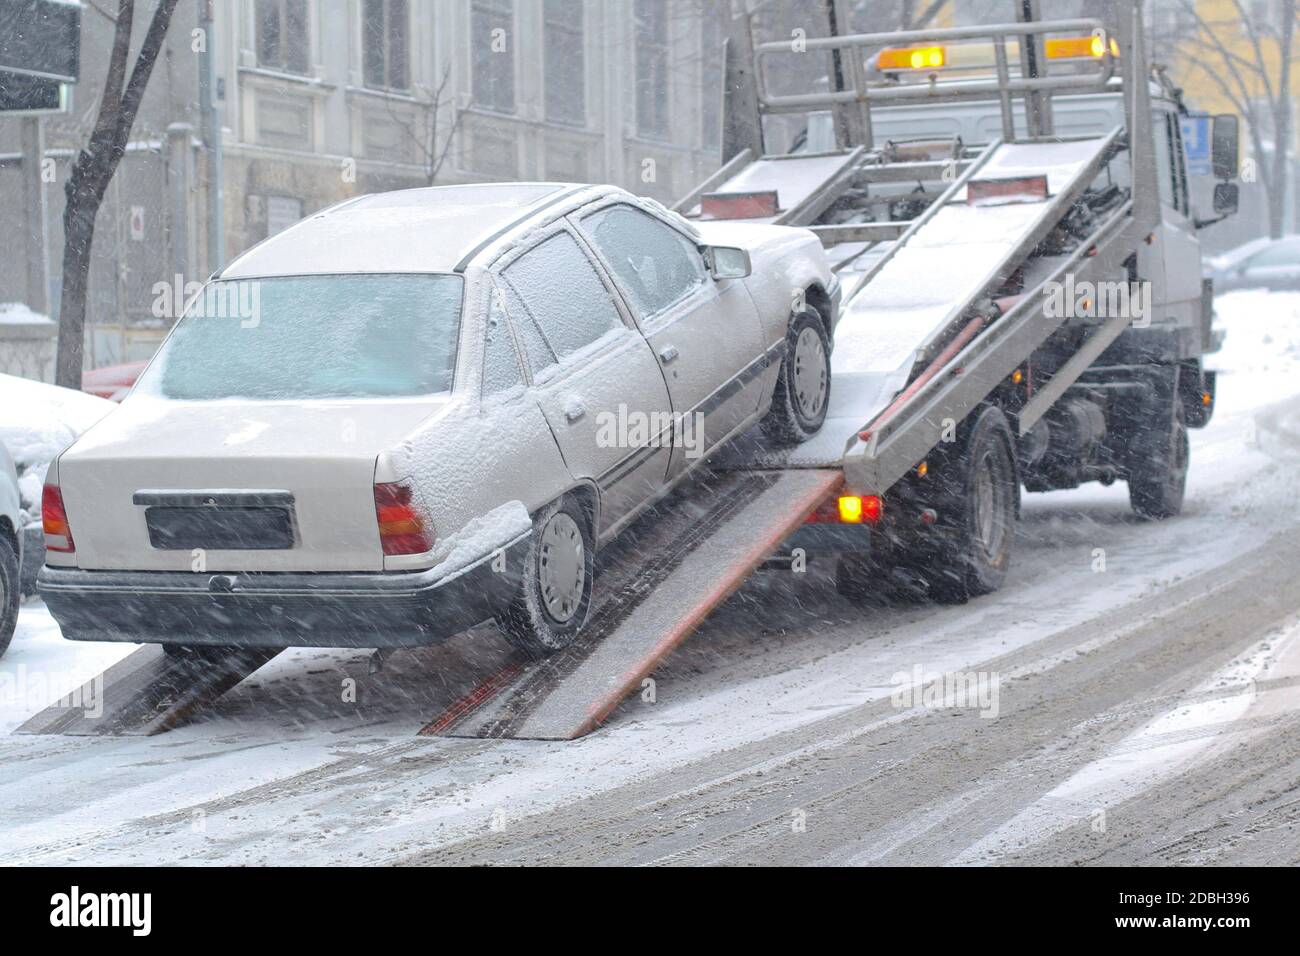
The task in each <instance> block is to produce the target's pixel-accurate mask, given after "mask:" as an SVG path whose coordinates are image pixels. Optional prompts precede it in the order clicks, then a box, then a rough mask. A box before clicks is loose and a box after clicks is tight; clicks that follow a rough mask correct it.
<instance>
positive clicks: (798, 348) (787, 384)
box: [762, 307, 831, 445]
mask: <svg viewBox="0 0 1300 956" xmlns="http://www.w3.org/2000/svg"><path fill="white" fill-rule="evenodd" d="M830 399H831V343H830V338H829V337H828V336H827V335H826V326H825V325H824V324H823V323H822V320H821V316H820V315H819V314H818V313H817V311H816V310H815V309H813V308H812V307H809V308H808V309H807V310H805V311H803V312H800V313H799V314H797V315H796V316H794V318H792V319H791V320H790V329H789V332H788V333H787V335H786V348H785V356H784V358H782V360H781V371H780V373H779V374H778V376H777V379H776V390H775V391H774V392H773V394H772V407H771V409H770V410H769V411H768V413H767V415H766V417H764V419H763V425H762V427H763V432H764V434H766V435H767V437H768V438H769V439H770V440H771V441H773V442H775V443H776V444H778V445H797V444H798V443H799V442H802V441H807V440H808V439H809V438H811V437H812V436H813V435H815V434H817V432H818V431H820V430H821V427H822V423H823V422H824V421H826V409H827V406H829V405H830Z"/></svg>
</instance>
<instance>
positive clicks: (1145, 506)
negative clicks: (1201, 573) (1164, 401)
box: [1128, 398, 1191, 520]
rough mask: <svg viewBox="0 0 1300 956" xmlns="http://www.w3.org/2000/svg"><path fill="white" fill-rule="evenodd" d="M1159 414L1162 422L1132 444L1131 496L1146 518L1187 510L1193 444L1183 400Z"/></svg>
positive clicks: (1131, 501) (1129, 484)
mask: <svg viewBox="0 0 1300 956" xmlns="http://www.w3.org/2000/svg"><path fill="white" fill-rule="evenodd" d="M1170 404H1171V405H1172V408H1166V409H1164V410H1163V412H1162V414H1161V415H1160V416H1159V418H1160V422H1161V424H1159V425H1157V426H1156V427H1153V428H1142V429H1140V430H1139V431H1138V432H1137V434H1135V435H1134V436H1133V439H1132V444H1131V445H1130V447H1129V464H1128V470H1129V476H1128V499H1129V504H1131V505H1132V506H1133V510H1134V511H1135V512H1136V513H1137V514H1138V515H1140V516H1141V517H1143V518H1149V519H1153V520H1161V519H1164V518H1173V517H1176V516H1177V515H1179V514H1180V513H1181V512H1182V510H1183V500H1184V499H1185V498H1186V495H1187V468H1188V463H1189V461H1190V460H1191V444H1190V442H1189V441H1188V438H1187V423H1186V418H1185V416H1184V412H1183V403H1182V402H1181V401H1179V400H1178V399H1177V398H1175V400H1174V401H1173V402H1171V403H1170Z"/></svg>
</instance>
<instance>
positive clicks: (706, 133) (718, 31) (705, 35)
mask: <svg viewBox="0 0 1300 956" xmlns="http://www.w3.org/2000/svg"><path fill="white" fill-rule="evenodd" d="M722 28H723V22H722V14H720V13H717V12H715V11H714V10H712V9H709V8H706V9H705V10H704V19H703V20H702V21H701V24H700V142H701V143H703V144H704V146H705V147H707V148H716V147H718V146H720V145H721V143H722V52H723V40H724V36H723V29H722Z"/></svg>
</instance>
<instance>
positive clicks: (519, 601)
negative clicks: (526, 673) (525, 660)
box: [497, 498, 596, 658]
mask: <svg viewBox="0 0 1300 956" xmlns="http://www.w3.org/2000/svg"><path fill="white" fill-rule="evenodd" d="M595 558H596V549H595V545H594V541H593V535H592V532H591V519H590V516H589V515H588V513H587V509H585V508H583V507H582V506H581V504H579V502H577V501H575V500H574V499H572V498H563V499H561V500H560V501H558V502H556V503H554V504H552V505H549V506H547V507H546V508H543V509H542V511H541V512H540V513H539V514H538V515H537V517H536V518H534V519H533V536H532V539H531V540H530V541H529V543H528V550H527V553H526V555H525V557H524V572H523V580H522V581H521V582H520V587H519V593H518V594H517V595H516V596H515V599H514V601H512V602H511V604H510V606H509V607H508V608H507V609H506V610H505V611H504V612H503V613H502V614H501V615H500V617H498V619H497V623H498V624H500V626H501V629H502V631H503V632H504V633H505V636H506V638H507V640H509V641H510V643H511V644H513V645H514V646H515V647H516V648H518V649H519V650H521V651H523V652H524V653H525V654H527V655H528V656H529V657H533V658H541V657H545V656H547V655H548V654H552V653H554V652H555V651H558V650H562V649H563V648H565V647H568V646H569V645H570V644H572V643H573V641H574V639H575V638H576V637H577V636H578V632H579V631H580V630H582V625H583V624H585V623H586V621H587V612H588V611H589V610H590V608H591V590H592V580H593V577H594V574H595V569H596V563H595Z"/></svg>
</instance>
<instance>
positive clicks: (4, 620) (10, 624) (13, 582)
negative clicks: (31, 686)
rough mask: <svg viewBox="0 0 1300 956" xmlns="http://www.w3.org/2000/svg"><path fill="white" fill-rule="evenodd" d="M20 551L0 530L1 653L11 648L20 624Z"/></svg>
mask: <svg viewBox="0 0 1300 956" xmlns="http://www.w3.org/2000/svg"><path fill="white" fill-rule="evenodd" d="M18 574H19V570H18V551H17V549H16V548H15V546H14V543H13V541H12V540H11V539H10V537H9V535H8V534H6V533H5V532H4V531H3V530H0V655H3V654H4V652H5V651H6V650H8V649H9V642H10V641H11V640H13V636H14V629H15V628H16V627H17V626H18V591H19V581H18Z"/></svg>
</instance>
